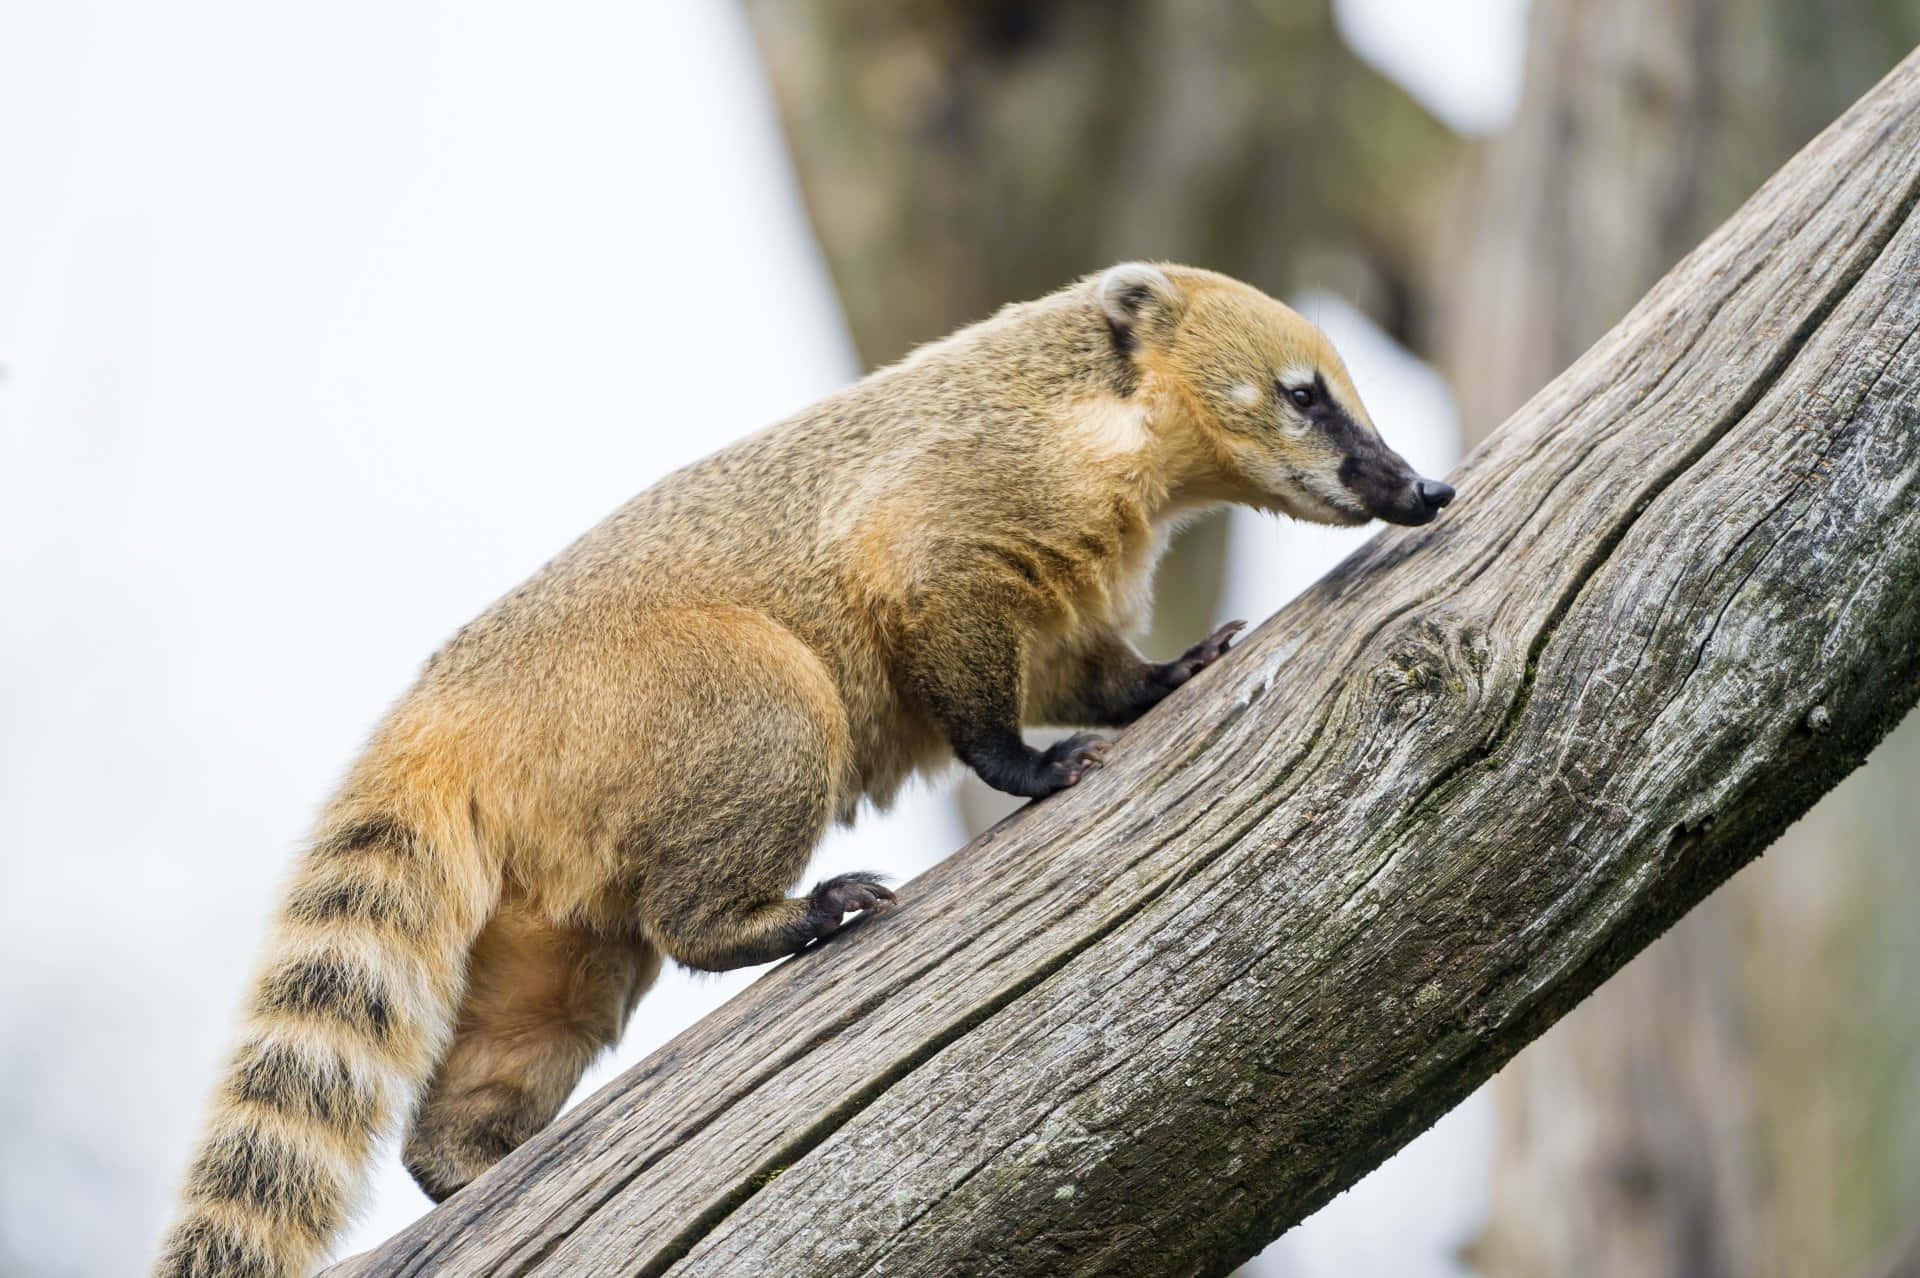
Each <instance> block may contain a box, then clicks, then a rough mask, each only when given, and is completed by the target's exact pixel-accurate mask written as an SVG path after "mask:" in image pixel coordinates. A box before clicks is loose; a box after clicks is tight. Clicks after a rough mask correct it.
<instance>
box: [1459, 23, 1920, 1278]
mask: <svg viewBox="0 0 1920 1278" xmlns="http://www.w3.org/2000/svg"><path fill="white" fill-rule="evenodd" d="M1532 21H1533V29H1532V33H1531V49H1530V54H1529V66H1528V73H1527V74H1528V85H1527V90H1526V94H1525V98H1524V100H1523V104H1522V107H1521V111H1520V114H1519V116H1518V118H1517V120H1516V122H1515V124H1514V125H1513V127H1512V128H1511V129H1510V130H1509V131H1508V132H1507V133H1506V134H1505V135H1503V136H1502V137H1500V138H1499V139H1498V140H1497V141H1496V142H1494V143H1493V144H1492V145H1491V146H1490V147H1488V148H1487V150H1486V151H1485V153H1484V154H1483V155H1482V156H1481V157H1480V163H1481V165H1482V166H1483V172H1482V173H1481V175H1480V178H1479V180H1478V181H1475V182H1472V183H1467V184H1463V185H1462V188H1461V189H1462V191H1463V193H1464V196H1463V199H1462V202H1461V205H1460V207H1461V208H1462V210H1463V214H1464V216H1463V218H1462V222H1461V226H1460V230H1459V232H1458V234H1457V236H1456V237H1455V238H1456V242H1459V243H1462V244H1464V245H1465V252H1463V253H1462V254H1461V255H1460V256H1459V257H1458V259H1457V261H1456V262H1455V263H1453V264H1451V266H1452V277H1451V279H1450V280H1449V281H1448V282H1447V285H1446V287H1445V288H1444V290H1442V291H1443V292H1444V295H1445V299H1446V300H1445V302H1444V303H1443V305H1444V307H1445V309H1446V312H1447V314H1448V317H1449V320H1448V322H1446V323H1443V324H1441V325H1438V326H1436V331H1437V332H1438V333H1440V334H1443V335H1444V336H1443V342H1442V346H1443V351H1442V358H1443V363H1444V365H1445V367H1446V368H1447V370H1448V372H1449V374H1450V376H1451V378H1452V380H1453V383H1454V385H1455V388H1456V392H1457V393H1458V395H1459V396H1460V398H1461V401H1462V416H1463V419H1464V420H1465V421H1466V422H1468V423H1471V424H1473V426H1475V427H1478V429H1480V430H1482V431H1484V430H1485V429H1487V428H1489V427H1490V426H1491V425H1492V424H1493V423H1495V422H1497V421H1499V420H1501V419H1502V418H1504V417H1505V416H1506V415H1507V414H1508V413H1510V412H1511V411H1513V410H1514V409H1515V408H1517V407H1518V406H1519V405H1520V403H1521V402H1522V401H1523V400H1525V399H1526V398H1527V397H1528V396H1529V395H1531V394H1532V393H1533V391H1534V390H1536V389H1538V388H1539V387H1541V386H1543V385H1545V384H1546V382H1547V381H1548V380H1549V379H1550V378H1551V377H1552V376H1553V375H1554V373H1555V372H1557V371H1558V370H1559V369H1561V368H1563V367H1565V366H1566V365H1567V364H1569V363H1570V362H1571V361H1572V360H1573V359H1574V358H1575V357H1576V356H1578V355H1579V354H1580V353H1581V351H1582V350H1584V349H1585V348H1586V346H1587V345H1588V344H1589V343H1590V342H1592V341H1593V340H1594V339H1595V338H1597V337H1598V336H1599V335H1600V334H1601V333H1603V332H1604V331H1605V330H1606V329H1607V327H1608V326H1609V325H1611V324H1612V323H1613V322H1614V321H1615V320H1617V319H1618V318H1619V317H1620V316H1621V315H1622V314H1623V313H1624V312H1625V311H1626V310H1627V309H1628V307H1629V306H1630V305H1631V304H1632V303H1633V302H1634V301H1635V300H1637V299H1638V297H1639V296H1640V294H1641V293H1642V291H1644V290H1645V289H1646V288H1647V287H1648V285H1649V284H1650V283H1651V282H1652V281H1653V280H1654V279H1655V278H1657V277H1658V276H1659V275H1660V273H1661V272H1663V271H1665V270H1666V269H1667V268H1668V267H1669V266H1671V265H1672V264H1673V263H1674V262H1676V261H1678V260H1679V258H1680V256H1681V255H1682V253H1683V252H1684V251H1685V250H1687V249H1688V248H1689V247H1691V246H1692V245H1693V244H1694V243H1695V241H1697V240H1698V239H1699V237H1700V236H1701V235H1702V234H1703V233H1705V232H1706V231H1707V230H1708V229H1710V228H1711V227H1712V226H1713V225H1715V224H1716V223H1717V222H1719V221H1720V220H1721V219H1722V218H1723V217H1725V216H1726V214H1727V212H1728V211H1729V210H1730V209H1732V208H1733V207H1735V206H1736V205H1737V204H1738V203H1739V201H1740V200H1741V199H1742V198H1744V197H1745V195H1746V194H1747V193H1748V192H1749V191H1751V190H1752V189H1753V187H1754V186H1755V185H1757V184H1758V182H1759V181H1760V180H1761V179H1762V178H1763V177H1765V175H1766V174H1767V173H1768V172H1769V171H1770V170H1771V169H1772V168H1773V167H1774V166H1776V165H1777V164H1778V163H1779V162H1780V161H1781V160H1782V159H1783V158H1784V157H1785V156H1787V155H1788V154H1790V153H1791V152H1792V151H1793V150H1794V149H1795V148H1796V147H1798V146H1799V145H1801V144H1802V143H1803V142H1805V141H1806V139H1807V138H1808V137H1810V136H1812V135H1813V133H1814V132H1816V131H1817V130H1818V128H1819V127H1820V125H1821V122H1822V121H1824V120H1825V119H1827V118H1828V117H1829V116H1830V115H1832V114H1833V112H1834V111H1836V110H1837V109H1839V108H1840V107H1841V106H1842V105H1844V104H1845V103H1846V102H1848V101H1850V100H1851V99H1852V98H1854V97H1855V96H1857V95H1858V94H1859V93H1860V92H1861V91H1862V90H1863V89H1864V88H1866V87H1867V86H1868V85H1869V84H1871V83H1872V82H1873V81H1874V80H1875V79H1876V78H1877V77H1878V76H1880V75H1881V74H1883V73H1884V72H1885V71H1886V69H1887V68H1888V67H1889V66H1891V65H1892V64H1893V63H1895V62H1896V61H1898V60H1899V58H1900V57H1901V56H1902V55H1903V54H1905V53H1906V52H1907V51H1908V50H1909V49H1910V48H1911V47H1912V46H1913V44H1914V42H1915V41H1916V40H1920V5H1916V4H1915V3H1914V0H1848V2H1846V3H1839V4H1824V5H1803V4H1798V3H1792V2H1791V0H1535V8H1534V13H1533V19H1532ZM1917 771H1920V722H1909V723H1908V724H1907V725H1906V726H1905V727H1904V728H1903V729H1902V730H1901V731H1900V732H1899V733H1898V734H1896V735H1895V736H1894V737H1893V738H1891V739H1890V740H1889V741H1888V743H1887V746H1886V748H1885V750H1884V752H1883V754H1882V755H1880V756H1878V757H1877V758H1876V762H1875V765H1874V766H1872V767H1870V768H1868V769H1866V770H1865V771H1864V772H1862V773H1860V774H1859V775H1857V776H1856V777H1855V778H1854V779H1853V780H1851V781H1849V782H1848V783H1847V784H1846V785H1845V786H1843V787H1842V788H1841V789H1840V790H1837V791H1835V792H1834V794H1832V795H1831V796H1829V797H1828V798H1827V799H1826V800H1825V801H1824V802H1823V803H1822V804H1821V805H1820V806H1819V807H1818V808H1816V809H1815V810H1814V812H1813V813H1811V814H1810V815H1809V816H1808V817H1807V818H1806V820H1804V821H1803V822H1802V823H1801V824H1800V825H1799V826H1797V827H1796V828H1795V829H1794V830H1792V831H1791V832H1790V833H1789V834H1788V835H1787V836H1786V837H1785V838H1784V839H1782V840H1781V842H1780V843H1779V844H1778V845H1777V846H1776V847H1775V849H1774V851H1773V853H1772V855H1770V856H1769V857H1768V858H1767V859H1766V860H1764V861H1763V862H1760V863H1758V864H1756V865H1754V866H1753V867H1751V868H1749V869H1748V870H1747V871H1745V872H1744V873H1743V874H1742V875H1741V876H1740V877H1739V878H1737V879H1736V880H1735V881H1734V883H1733V885H1732V886H1731V888H1730V889H1729V890H1727V891H1725V892H1722V893H1720V894H1719V895H1717V896H1715V897H1714V898H1713V899H1712V900H1710V901H1708V902H1707V903H1706V904H1705V905H1704V906H1703V907H1702V908H1700V909H1698V910H1696V911H1694V912H1693V913H1692V914H1690V915H1688V916H1687V917H1686V918H1685V919H1684V920H1682V921H1681V922H1680V923H1679V924H1678V925H1676V926H1675V927H1674V929H1673V931H1672V932H1671V933H1670V934H1669V935H1668V936H1667V937H1666V938H1665V939H1663V940H1662V941H1660V942H1659V943H1658V944H1656V945H1655V946H1653V947H1652V948H1651V949H1649V950H1648V951H1647V952H1646V953H1645V954H1644V955H1642V956H1641V957H1640V958H1639V959H1637V960H1636V961H1635V962H1634V963H1633V964H1632V965H1630V966H1629V967H1627V968H1626V969H1625V970H1624V971H1623V972H1621V973H1620V975H1619V976H1617V977H1615V979H1614V980H1613V981H1612V982H1610V983H1609V984H1608V985H1606V986H1605V987H1604V988H1603V989H1601V990H1600V991H1599V993H1598V994H1596V995H1595V996H1594V997H1593V998H1592V999H1591V1000H1589V1001H1588V1002H1587V1003H1586V1004H1584V1005H1583V1006H1582V1007H1581V1008H1580V1009H1579V1010H1578V1011H1576V1012H1575V1013H1574V1014H1573V1015H1572V1016H1570V1017H1568V1018H1567V1019H1566V1020H1565V1021H1563V1022H1562V1023H1561V1024H1559V1025H1557V1026H1556V1027H1555V1028H1554V1029H1553V1030H1552V1031H1551V1032H1550V1033H1548V1034H1547V1035H1546V1036H1545V1037H1544V1038H1543V1039H1542V1040H1541V1041H1540V1042H1538V1043H1536V1044H1535V1045H1533V1046H1532V1047H1530V1048H1528V1049H1527V1050H1526V1052H1524V1053H1523V1054H1522V1055H1521V1056H1520V1057H1519V1058H1518V1059H1517V1060H1516V1061H1515V1062H1514V1063H1513V1064H1512V1065H1511V1066H1510V1067H1508V1069H1507V1070H1506V1071H1505V1072H1504V1073H1502V1074H1501V1075H1500V1077H1499V1079H1498V1080H1497V1082H1496V1084H1495V1086H1496V1096H1497V1099H1498V1104H1499V1108H1500V1113H1501V1135H1500V1141H1501V1148H1500V1153H1499V1155H1498V1159H1497V1167H1496V1173H1495V1185H1494V1193H1493V1206H1492V1213H1491V1218H1490V1220H1489V1224H1488V1227H1487V1229H1486V1232H1485V1234H1484V1236H1483V1237H1482V1238H1481V1240H1480V1242H1479V1243H1478V1244H1477V1245H1476V1246H1475V1248H1474V1259H1475V1261H1476V1262H1477V1264H1478V1266H1479V1268H1480V1269H1481V1271H1482V1272H1483V1273H1484V1274H1486V1275H1488V1276H1489V1278H1523V1276H1524V1278H1534V1276H1536V1275H1537V1276H1545V1275H1554V1276H1555V1278H1560V1276H1568V1275H1571V1276H1574V1278H1614V1276H1618V1278H1659V1276H1660V1275H1675V1276H1679V1275H1686V1276H1688V1278H1702V1276H1704V1278H1712V1276H1714V1275H1722V1274H1725V1275H1776V1274H1777V1275H1787V1274H1848V1273H1866V1272H1870V1271H1871V1269H1872V1261H1873V1259H1874V1258H1875V1257H1877V1256H1881V1255H1884V1254H1886V1252H1887V1249H1888V1248H1889V1247H1893V1246H1896V1245H1897V1244H1899V1243H1900V1242H1901V1236H1902V1235H1903V1234H1905V1233H1906V1231H1907V1230H1909V1229H1910V1228H1911V1223H1912V1221H1913V1220H1914V1219H1915V1218H1916V1216H1920V1165H1916V1161H1917V1160H1916V1159H1915V1157H1914V1151H1915V1150H1917V1149H1920V1082H1917V1081H1916V1080H1915V1079H1914V1077H1913V1069H1912V1065H1913V1062H1914V1061H1915V1060H1916V1059H1917V1058H1920V1002H1916V1000H1915V999H1914V998H1913V997H1912V991H1911V988H1910V987H1909V986H1908V985H1907V983H1906V978H1905V976H1904V974H1905V973H1911V972H1913V971H1916V970H1920V926H1917V925H1916V923H1917V922H1920V918H1917V916H1920V906H1917V904H1916V903H1917V902H1920V892H1916V890H1915V889H1916V887H1917V886H1920V868H1916V866H1915V864H1914V861H1913V857H1912V853H1913V851H1914V848H1915V845H1916V843H1917V842H1920V795H1916V792H1915V787H1914V785H1913V778H1914V777H1915V775H1916V773H1917Z"/></svg>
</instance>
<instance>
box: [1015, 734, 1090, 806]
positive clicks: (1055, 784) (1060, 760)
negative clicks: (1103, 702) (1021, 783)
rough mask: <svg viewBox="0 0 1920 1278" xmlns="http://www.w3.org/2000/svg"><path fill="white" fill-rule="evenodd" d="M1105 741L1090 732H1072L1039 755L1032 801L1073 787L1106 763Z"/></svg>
mask: <svg viewBox="0 0 1920 1278" xmlns="http://www.w3.org/2000/svg"><path fill="white" fill-rule="evenodd" d="M1107 749H1108V741H1107V739H1106V738H1105V737H1103V736H1100V735H1098V734H1097V733H1092V732H1076V733H1074V734H1073V735H1072V736H1070V737H1068V738H1066V739H1065V740H1063V741H1056V742H1054V743H1053V744H1052V745H1050V746H1048V747H1047V748H1046V749H1045V750H1043V751H1041V753H1040V763H1039V767H1038V768H1037V769H1036V772H1037V777H1036V780H1037V781H1038V785H1037V787H1036V788H1035V790H1034V795H1033V797H1035V798H1043V797H1045V796H1046V795H1049V794H1052V793H1054V792H1055V791H1056V790H1064V789H1066V788H1067V787H1068V786H1070V785H1075V784H1077V783H1078V782H1079V780H1080V778H1081V777H1083V776H1085V775H1087V773H1089V772H1091V771H1093V769H1095V768H1097V767H1099V766H1100V765H1101V764H1102V763H1104V762H1106V759H1107Z"/></svg>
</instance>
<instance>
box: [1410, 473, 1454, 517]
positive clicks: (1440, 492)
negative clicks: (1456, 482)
mask: <svg viewBox="0 0 1920 1278" xmlns="http://www.w3.org/2000/svg"><path fill="white" fill-rule="evenodd" d="M1413 491H1414V492H1416V493H1418V494H1420V501H1421V504H1422V505H1424V506H1425V507H1426V508H1427V509H1428V510H1438V509H1440V508H1441V507H1442V506H1444V505H1446V504H1447V503H1448V502H1450V501H1452V500H1453V486H1452V485H1450V484H1443V483H1441V482H1440V481H1439V480H1437V479H1423V480H1421V481H1420V482H1419V483H1417V484H1415V485H1414V486H1413Z"/></svg>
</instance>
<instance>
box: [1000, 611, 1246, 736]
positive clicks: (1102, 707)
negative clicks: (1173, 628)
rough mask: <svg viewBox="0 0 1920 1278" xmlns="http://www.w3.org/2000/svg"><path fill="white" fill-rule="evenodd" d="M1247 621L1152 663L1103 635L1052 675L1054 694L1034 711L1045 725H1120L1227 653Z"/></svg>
mask: <svg viewBox="0 0 1920 1278" xmlns="http://www.w3.org/2000/svg"><path fill="white" fill-rule="evenodd" d="M1246 624H1247V623H1246V622H1244V621H1229V622H1228V623H1227V624H1226V625H1224V626H1221V627H1220V628H1219V629H1218V630H1216V631H1214V632H1213V633H1212V634H1210V635H1208V636H1207V637H1206V638H1205V639H1202V640H1201V641H1200V642H1199V643H1196V644H1194V645H1193V646H1192V647H1191V648H1188V649H1187V650H1186V651H1185V652H1183V653H1181V654H1180V655H1179V656H1178V657H1175V658H1174V659H1173V660H1172V661H1148V660H1147V659H1146V658H1145V657H1142V656H1141V655H1140V654H1139V653H1137V652H1135V651H1134V650H1133V645H1132V644H1130V643H1128V642H1127V641H1126V640H1125V639H1122V638H1121V637H1120V636H1119V635H1116V634H1113V633H1111V632H1109V633H1106V634H1103V635H1101V636H1099V637H1098V638H1097V639H1095V640H1094V641H1093V642H1092V643H1091V644H1090V645H1088V646H1087V647H1086V648H1084V649H1082V650H1081V651H1080V652H1079V653H1078V654H1076V656H1074V657H1073V658H1071V659H1070V665H1069V667H1068V668H1067V669H1064V670H1061V671H1057V672H1054V679H1053V681H1052V683H1053V687H1052V689H1051V691H1050V695H1047V696H1043V697H1041V698H1040V699H1039V700H1040V704H1039V705H1038V706H1036V707H1034V716H1033V717H1034V718H1035V719H1037V720H1039V721H1040V722H1043V723H1093V724H1100V725H1103V726H1110V727H1121V726H1124V725H1126V724H1129V723H1132V722H1133V721H1134V720H1135V719H1138V718H1139V717H1140V716H1141V715H1143V714H1145V713H1146V712H1147V711H1149V710H1151V709H1153V708H1154V707H1155V706H1157V705H1159V704H1160V702H1161V701H1163V700H1165V699H1166V696H1167V694H1168V693H1170V692H1172V691H1173V690H1174V689H1175V688H1178V687H1179V686H1180V685H1181V684H1183V683H1185V682H1186V681H1187V680H1189V679H1191V678H1193V676H1195V675H1196V674H1199V673H1200V672H1201V671H1202V670H1205V669H1206V668H1207V667H1208V666H1210V665H1212V664H1213V663H1214V662H1216V661H1218V660H1219V659H1220V658H1221V657H1223V656H1225V655H1226V652H1227V649H1228V647H1229V646H1231V644H1232V642H1233V637H1234V636H1235V635H1237V634H1239V633H1240V631H1241V630H1243V629H1245V627H1246Z"/></svg>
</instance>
